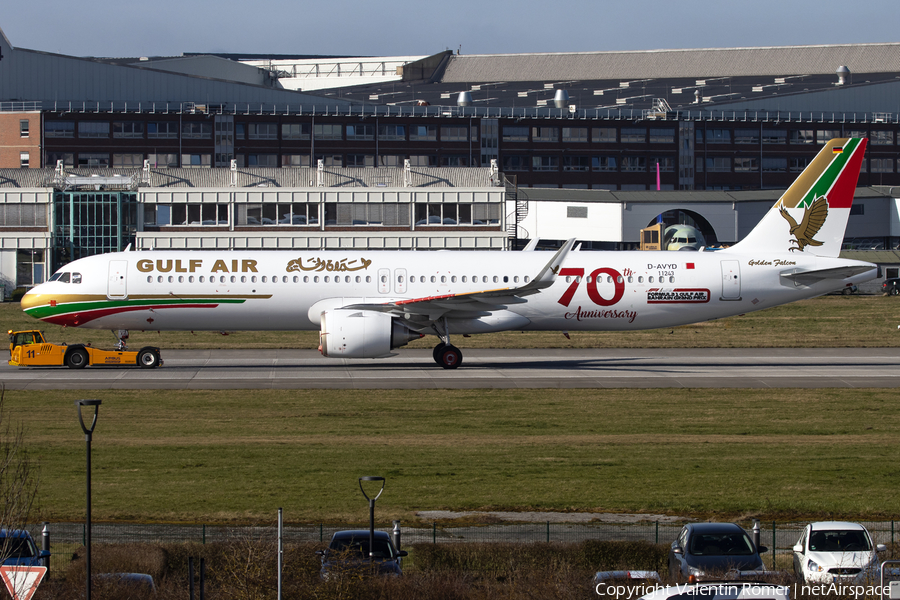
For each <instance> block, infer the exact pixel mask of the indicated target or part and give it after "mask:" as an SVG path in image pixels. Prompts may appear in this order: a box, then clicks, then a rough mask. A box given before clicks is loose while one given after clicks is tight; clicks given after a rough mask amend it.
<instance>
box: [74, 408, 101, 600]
mask: <svg viewBox="0 0 900 600" xmlns="http://www.w3.org/2000/svg"><path fill="white" fill-rule="evenodd" d="M100 402H101V401H100V400H76V401H75V406H76V407H77V408H78V422H79V423H80V424H81V430H82V431H84V441H85V443H86V445H87V515H86V517H85V528H86V529H85V540H84V542H85V544H84V546H85V550H86V554H85V562H86V568H87V595H86V596H85V597H86V598H87V600H91V438H92V437H93V434H94V427H96V426H97V413H98V412H99V411H100ZM83 406H93V407H94V418H93V420H92V421H91V426H90V427H86V426H85V424H84V417H83V416H82V414H81V407H83Z"/></svg>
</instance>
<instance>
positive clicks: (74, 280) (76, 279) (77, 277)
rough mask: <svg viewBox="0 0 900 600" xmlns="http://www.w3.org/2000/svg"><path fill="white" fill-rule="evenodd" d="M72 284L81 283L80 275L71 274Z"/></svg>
mask: <svg viewBox="0 0 900 600" xmlns="http://www.w3.org/2000/svg"><path fill="white" fill-rule="evenodd" d="M72 283H81V273H72Z"/></svg>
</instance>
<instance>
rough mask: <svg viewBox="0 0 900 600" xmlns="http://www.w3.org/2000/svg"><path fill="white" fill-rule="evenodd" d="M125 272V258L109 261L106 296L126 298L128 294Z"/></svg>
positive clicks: (126, 264) (126, 270)
mask: <svg viewBox="0 0 900 600" xmlns="http://www.w3.org/2000/svg"><path fill="white" fill-rule="evenodd" d="M127 272H128V261H127V260H111V261H109V286H108V287H107V290H106V297H107V298H110V299H112V298H126V297H127V296H128V289H127V287H126V281H127V280H126V276H127Z"/></svg>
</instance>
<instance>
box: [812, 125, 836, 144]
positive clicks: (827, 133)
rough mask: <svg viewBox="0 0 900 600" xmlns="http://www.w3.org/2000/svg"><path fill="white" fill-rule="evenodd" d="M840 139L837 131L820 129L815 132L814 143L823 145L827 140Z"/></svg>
mask: <svg viewBox="0 0 900 600" xmlns="http://www.w3.org/2000/svg"><path fill="white" fill-rule="evenodd" d="M839 137H841V132H840V130H839V129H820V130H819V131H817V132H816V143H818V144H824V143H825V142H827V141H828V140H833V139H834V138H839Z"/></svg>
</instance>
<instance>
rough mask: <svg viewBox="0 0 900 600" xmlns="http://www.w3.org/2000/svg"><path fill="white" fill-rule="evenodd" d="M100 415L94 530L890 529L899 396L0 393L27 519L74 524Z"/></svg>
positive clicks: (899, 506)
mask: <svg viewBox="0 0 900 600" xmlns="http://www.w3.org/2000/svg"><path fill="white" fill-rule="evenodd" d="M92 397H95V398H100V399H102V400H103V405H102V406H101V408H100V416H99V420H98V425H97V429H96V431H95V433H94V442H93V466H94V469H93V514H94V519H95V520H98V521H101V520H120V521H166V522H206V523H213V522H255V521H259V520H270V519H271V517H272V515H273V514H275V511H276V509H277V507H284V509H285V518H286V519H287V520H288V521H289V522H326V523H327V522H337V523H340V522H361V521H364V520H365V518H366V505H365V501H364V499H363V498H362V496H361V494H360V492H359V488H358V486H357V478H358V477H359V476H361V475H382V476H384V477H386V478H387V485H386V487H385V492H384V495H383V496H382V497H381V499H380V500H379V502H378V516H379V519H380V520H387V519H391V518H400V519H403V521H404V522H405V523H412V522H414V521H415V520H416V518H415V516H414V515H415V512H416V511H419V510H434V509H454V510H487V509H509V510H517V509H537V510H554V511H611V512H616V511H623V512H649V513H667V514H675V515H686V516H695V517H697V516H707V517H716V518H727V519H737V518H747V517H750V516H758V517H761V518H763V519H765V520H782V519H787V518H825V517H847V518H853V519H857V518H858V519H870V518H876V517H891V516H896V515H898V514H900V498H898V496H897V494H896V490H897V486H898V483H900V470H898V467H897V465H898V463H900V445H898V444H897V438H896V432H897V431H898V429H900V403H898V402H897V394H896V390H882V389H878V390H672V389H665V390H652V389H651V390H567V391H566V392H565V393H564V394H560V393H559V392H558V391H542V390H524V391H518V390H471V391H447V390H438V391H425V390H422V391H359V392H357V391H342V392H333V391H320V390H299V391H273V390H267V391H261V392H247V391H240V390H237V391H179V392H169V391H117V392H109V391H102V392H100V391H98V392H85V391H54V392H20V391H14V392H10V391H7V392H6V406H7V409H8V410H10V411H11V416H12V417H13V418H15V419H17V420H19V421H21V422H23V423H24V425H25V427H26V430H27V441H28V445H29V448H30V449H31V451H32V453H33V456H34V457H35V458H36V459H37V460H38V461H39V463H40V466H41V480H42V481H41V493H40V506H41V513H40V517H39V518H40V519H46V520H51V521H62V520H80V519H82V518H83V515H84V500H83V498H84V436H83V434H82V433H81V429H80V427H79V425H78V421H77V416H76V411H75V408H74V405H73V402H74V400H76V399H80V398H92Z"/></svg>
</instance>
